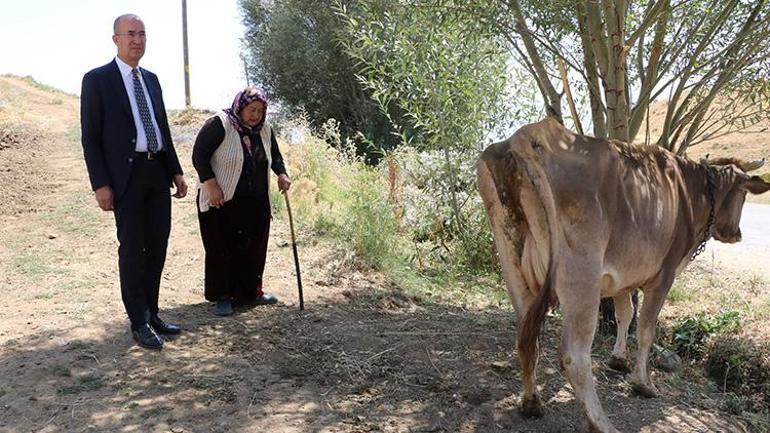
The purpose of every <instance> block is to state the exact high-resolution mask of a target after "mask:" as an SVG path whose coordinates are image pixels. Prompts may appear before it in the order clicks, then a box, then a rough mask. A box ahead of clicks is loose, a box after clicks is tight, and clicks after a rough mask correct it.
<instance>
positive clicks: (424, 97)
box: [338, 0, 508, 250]
mask: <svg viewBox="0 0 770 433" xmlns="http://www.w3.org/2000/svg"><path fill="white" fill-rule="evenodd" d="M338 10H339V14H340V16H343V17H345V20H346V26H345V29H346V33H347V34H348V35H349V38H348V39H345V40H342V41H341V43H342V45H343V46H344V48H345V52H346V53H348V54H349V55H350V56H351V57H352V58H354V59H356V61H357V67H358V73H359V79H360V80H361V82H362V83H364V84H365V85H366V87H367V89H369V90H370V91H371V94H372V98H373V99H374V100H375V101H377V103H378V105H379V106H380V107H381V109H382V110H383V112H385V113H387V109H388V107H391V106H393V105H396V106H397V107H398V108H399V109H400V110H401V112H402V113H403V114H404V115H403V116H390V117H389V118H390V120H391V122H392V123H393V124H394V125H396V126H397V128H398V130H399V131H403V130H404V129H405V126H413V131H412V132H413V134H412V135H411V137H412V138H413V139H412V140H411V141H409V144H411V145H414V146H417V147H418V148H419V149H421V150H426V151H432V152H436V153H439V154H440V155H441V156H442V158H443V160H444V164H443V165H444V169H443V171H442V175H441V176H439V178H438V181H439V182H440V184H439V185H438V189H437V190H435V191H431V192H432V193H434V194H439V195H441V196H442V197H444V198H445V201H444V202H445V203H447V204H448V205H449V209H450V210H451V214H450V215H446V216H445V220H446V221H448V224H446V225H444V224H442V226H445V228H446V230H445V231H444V233H445V234H447V235H449V236H451V237H454V238H459V239H460V240H462V245H463V246H464V247H465V249H466V250H471V249H474V248H475V247H471V246H470V245H471V244H472V243H473V242H472V241H473V240H472V239H470V238H469V235H468V234H469V232H468V228H467V227H466V226H465V224H464V222H465V216H464V212H463V211H462V209H461V208H462V207H463V205H464V203H468V200H469V197H471V196H472V197H476V194H475V187H474V184H473V180H472V179H469V178H472V170H468V173H465V172H463V173H460V169H459V167H460V165H461V164H462V163H463V162H464V161H470V160H475V157H476V153H477V152H478V149H479V148H480V146H481V144H482V143H483V142H484V141H485V140H486V138H487V135H488V131H489V130H490V128H491V127H493V126H497V125H499V123H500V122H501V121H502V120H503V119H504V118H505V114H506V112H505V110H504V107H505V105H506V104H505V103H506V102H507V99H506V95H507V94H508V91H507V84H508V81H507V79H506V76H507V74H508V71H507V62H506V58H507V55H506V53H505V50H504V47H502V46H501V44H499V43H498V42H499V41H497V40H496V38H495V37H494V36H493V35H492V34H490V33H489V32H488V31H485V29H484V28H482V27H479V26H476V27H474V29H475V30H477V31H469V27H468V26H460V25H458V24H457V23H452V22H444V23H441V22H437V21H436V20H435V18H436V17H435V15H434V14H432V12H431V11H430V10H428V9H425V8H414V7H412V5H411V4H402V3H399V2H393V1H390V0H359V1H357V2H356V5H355V8H348V7H346V5H345V4H344V3H342V2H338ZM404 139H405V141H406V140H407V137H406V136H405V135H404ZM437 213H438V212H437ZM442 216H443V215H442ZM475 249H476V250H478V248H475Z"/></svg>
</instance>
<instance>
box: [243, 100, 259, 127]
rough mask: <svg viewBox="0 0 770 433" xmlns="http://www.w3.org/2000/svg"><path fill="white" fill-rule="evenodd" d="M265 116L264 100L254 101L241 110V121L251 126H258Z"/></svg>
mask: <svg viewBox="0 0 770 433" xmlns="http://www.w3.org/2000/svg"><path fill="white" fill-rule="evenodd" d="M264 116H265V103H264V102H262V101H254V102H252V103H251V104H249V105H247V106H245V107H243V110H241V121H242V122H243V123H244V124H245V125H246V126H248V127H249V128H253V127H255V126H257V124H259V122H260V121H262V118H263V117H264Z"/></svg>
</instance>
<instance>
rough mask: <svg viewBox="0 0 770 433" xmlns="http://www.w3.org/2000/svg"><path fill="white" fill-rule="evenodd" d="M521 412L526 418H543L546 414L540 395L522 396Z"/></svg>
mask: <svg viewBox="0 0 770 433" xmlns="http://www.w3.org/2000/svg"><path fill="white" fill-rule="evenodd" d="M519 412H520V413H521V416H522V417H524V418H542V417H543V415H545V411H544V410H543V403H541V402H540V397H538V396H537V394H535V395H533V396H532V397H524V398H522V399H521V406H520V407H519Z"/></svg>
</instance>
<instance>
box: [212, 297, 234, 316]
mask: <svg viewBox="0 0 770 433" xmlns="http://www.w3.org/2000/svg"><path fill="white" fill-rule="evenodd" d="M214 314H216V315H217V316H232V315H233V303H232V301H230V300H229V299H222V300H220V301H217V307H216V311H215V312H214Z"/></svg>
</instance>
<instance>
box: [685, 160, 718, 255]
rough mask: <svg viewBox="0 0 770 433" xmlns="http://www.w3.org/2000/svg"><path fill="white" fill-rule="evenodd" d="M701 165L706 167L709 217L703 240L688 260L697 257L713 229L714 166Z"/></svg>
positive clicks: (703, 248)
mask: <svg viewBox="0 0 770 433" xmlns="http://www.w3.org/2000/svg"><path fill="white" fill-rule="evenodd" d="M702 165H703V167H704V168H705V169H706V194H708V198H709V207H710V209H709V218H708V220H707V221H706V229H705V231H704V232H703V240H701V242H700V244H699V245H698V248H697V249H696V250H695V252H694V253H692V256H691V257H690V261H693V260H695V258H696V257H698V255H699V254H700V253H702V252H703V251H704V250H705V249H706V242H708V240H709V239H711V235H712V231H713V230H714V222H715V220H716V217H715V216H714V207H715V200H714V190H715V189H716V179H715V178H714V168H712V167H711V166H709V165H708V164H707V163H703V164H702Z"/></svg>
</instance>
